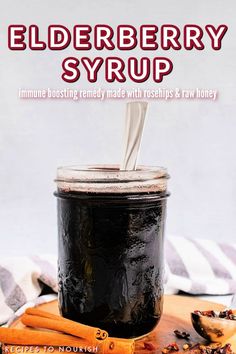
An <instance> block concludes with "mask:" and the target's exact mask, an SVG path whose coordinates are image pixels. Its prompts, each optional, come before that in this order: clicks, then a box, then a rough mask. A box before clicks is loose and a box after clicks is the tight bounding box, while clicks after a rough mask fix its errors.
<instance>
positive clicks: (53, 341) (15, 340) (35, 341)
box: [0, 328, 88, 347]
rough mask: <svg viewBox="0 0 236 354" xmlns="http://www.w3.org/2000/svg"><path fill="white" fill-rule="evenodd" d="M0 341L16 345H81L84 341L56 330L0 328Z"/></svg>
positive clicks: (83, 344)
mask: <svg viewBox="0 0 236 354" xmlns="http://www.w3.org/2000/svg"><path fill="white" fill-rule="evenodd" d="M0 342H1V343H4V344H17V345H37V346H40V345H48V346H55V347H59V346H68V347H80V346H81V347H83V346H85V344H86V343H87V344H88V342H86V341H85V340H83V339H79V338H78V337H73V336H69V335H67V334H61V333H56V332H46V331H32V330H30V329H15V328H0Z"/></svg>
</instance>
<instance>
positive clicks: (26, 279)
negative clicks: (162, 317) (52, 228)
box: [0, 237, 236, 324]
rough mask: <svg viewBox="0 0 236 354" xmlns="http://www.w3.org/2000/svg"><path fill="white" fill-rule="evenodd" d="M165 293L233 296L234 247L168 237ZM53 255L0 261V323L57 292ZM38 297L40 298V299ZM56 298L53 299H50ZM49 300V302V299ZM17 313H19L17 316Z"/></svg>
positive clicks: (235, 283) (235, 289)
mask: <svg viewBox="0 0 236 354" xmlns="http://www.w3.org/2000/svg"><path fill="white" fill-rule="evenodd" d="M165 255H166V267H165V269H166V272H165V292H166V293H168V294H177V293H178V292H179V291H182V292H186V293H188V294H193V295H200V294H201V295H202V294H209V295H226V294H233V293H236V244H226V243H217V242H214V241H209V240H205V239H189V238H184V237H169V238H168V239H167V240H166V244H165ZM56 264H57V257H56V256H55V255H46V256H40V257H39V256H31V257H13V258H4V257H1V260H0V324H3V323H5V322H7V321H8V320H9V318H10V317H11V316H12V315H13V314H14V313H15V312H16V311H18V309H20V310H19V311H20V313H21V312H22V306H23V309H24V307H25V306H33V305H34V304H37V303H39V302H42V301H46V299H48V297H47V295H46V297H45V294H48V293H54V294H56V293H57V266H56ZM40 295H43V296H41V297H40V298H39V296H40ZM51 298H55V295H54V297H50V296H49V299H51ZM48 301H49V300H48ZM19 311H18V313H19Z"/></svg>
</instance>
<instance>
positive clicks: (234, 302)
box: [230, 294, 236, 309]
mask: <svg viewBox="0 0 236 354" xmlns="http://www.w3.org/2000/svg"><path fill="white" fill-rule="evenodd" d="M230 308H231V309H236V294H234V295H233V296H232V299H231V302H230Z"/></svg>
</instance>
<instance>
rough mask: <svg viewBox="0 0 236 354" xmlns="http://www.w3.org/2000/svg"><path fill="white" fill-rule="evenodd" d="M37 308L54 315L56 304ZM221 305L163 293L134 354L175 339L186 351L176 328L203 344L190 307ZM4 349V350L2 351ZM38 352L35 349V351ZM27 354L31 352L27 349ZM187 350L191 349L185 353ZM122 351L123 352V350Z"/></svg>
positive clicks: (151, 352)
mask: <svg viewBox="0 0 236 354" xmlns="http://www.w3.org/2000/svg"><path fill="white" fill-rule="evenodd" d="M39 307H40V309H42V310H44V311H48V312H51V313H55V314H58V305H57V301H53V302H49V303H46V304H43V305H40V306H39ZM223 308H224V306H223V305H220V304H216V303H212V302H208V301H203V300H199V299H198V298H196V297H193V296H192V297H190V296H188V297H185V296H172V295H169V296H168V295H167V296H165V300H164V312H163V315H162V318H161V321H160V322H159V324H158V326H157V327H156V328H155V330H154V331H152V332H151V333H150V334H149V335H147V336H146V337H143V338H141V339H138V340H137V341H136V345H135V354H154V353H155V354H160V353H161V351H162V349H163V348H164V347H165V346H167V345H168V344H170V343H172V342H176V343H177V344H178V345H179V348H180V351H179V352H178V353H179V354H180V353H185V354H186V353H188V352H186V351H185V352H184V351H183V350H182V346H183V344H184V343H185V342H186V341H185V340H183V339H177V338H176V336H175V335H174V333H173V331H174V330H176V329H178V330H180V331H186V332H189V333H190V335H191V341H192V342H200V343H202V344H205V341H204V339H202V338H201V337H200V336H199V335H198V334H197V333H196V332H195V331H194V329H193V328H192V325H191V320H190V312H191V311H193V310H209V309H210V310H211V309H214V310H216V311H219V310H222V309H223ZM11 327H12V328H24V325H23V324H22V323H21V320H20V318H19V319H17V320H16V321H15V322H14V323H13V324H12V325H11ZM144 342H151V343H152V344H153V345H154V347H155V349H153V350H150V347H149V349H145V348H144ZM228 343H231V345H232V348H233V350H234V351H235V352H236V336H234V337H232V338H231V339H230V340H228ZM6 349H8V351H10V352H14V353H16V351H15V350H14V346H12V347H11V346H8V347H7V348H6ZM19 350H20V349H19V346H17V353H25V351H24V350H23V348H22V351H19ZM5 351H7V350H5ZM35 352H36V353H38V351H35ZM31 353H34V351H33V350H31ZM40 353H44V354H45V351H44V350H43V348H41V349H40V352H39V354H40ZM53 353H55V354H58V353H59V351H58V350H56V349H55V350H54V351H53ZM189 353H191V352H189ZM124 354H125V353H124Z"/></svg>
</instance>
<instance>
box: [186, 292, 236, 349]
mask: <svg viewBox="0 0 236 354" xmlns="http://www.w3.org/2000/svg"><path fill="white" fill-rule="evenodd" d="M229 308H230V309H232V310H233V312H234V313H235V315H236V295H234V296H233V297H232V300H231V304H230V306H229ZM191 320H192V325H193V327H194V329H195V331H196V332H197V333H198V334H200V336H201V337H203V338H205V339H207V340H209V341H211V342H221V343H223V342H224V341H225V340H227V339H228V338H230V337H232V336H233V335H235V334H236V320H228V319H225V318H219V317H207V316H203V315H200V314H196V313H194V312H191Z"/></svg>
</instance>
